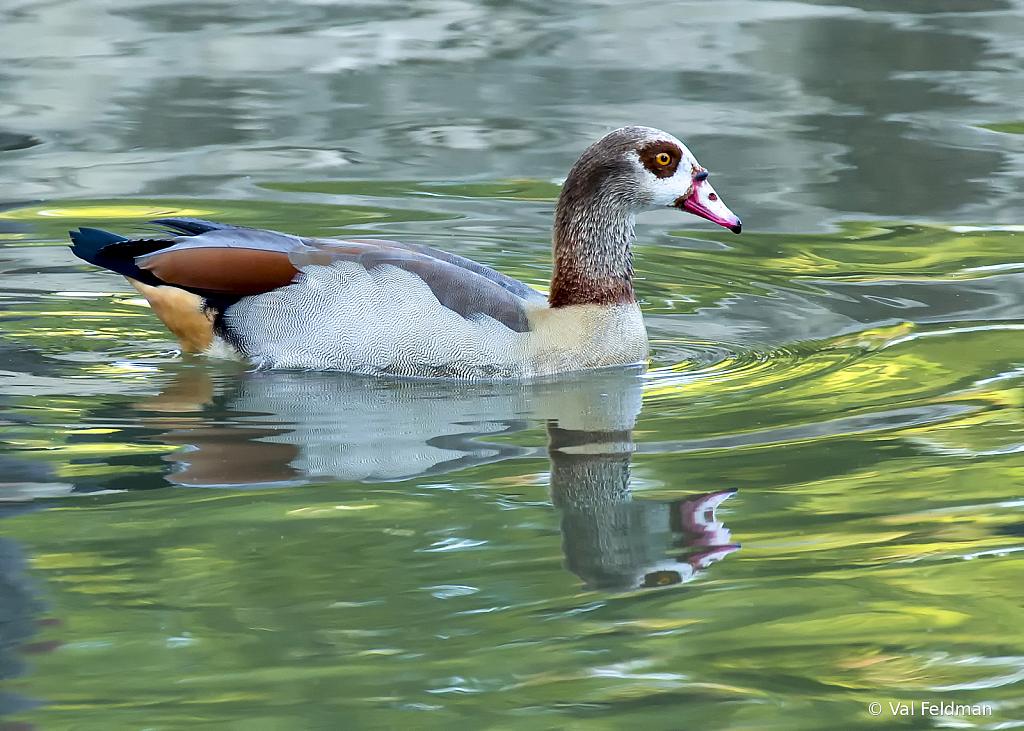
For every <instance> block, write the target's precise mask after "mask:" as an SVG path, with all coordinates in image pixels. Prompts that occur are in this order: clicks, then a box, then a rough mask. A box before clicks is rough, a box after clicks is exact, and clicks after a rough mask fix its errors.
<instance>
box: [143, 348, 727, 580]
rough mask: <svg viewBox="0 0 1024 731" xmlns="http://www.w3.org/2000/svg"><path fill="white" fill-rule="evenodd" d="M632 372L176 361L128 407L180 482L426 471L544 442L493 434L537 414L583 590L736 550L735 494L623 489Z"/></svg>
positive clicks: (225, 483)
mask: <svg viewBox="0 0 1024 731" xmlns="http://www.w3.org/2000/svg"><path fill="white" fill-rule="evenodd" d="M641 396H642V383H641V380H640V378H639V376H638V373H637V372H636V371H623V370H621V369H620V370H609V371H595V372H590V373H587V374H586V375H585V376H579V375H578V376H574V377H560V378H558V379H554V380H550V381H541V382H533V383H507V382H496V383H458V382H438V381H413V380H381V379H366V378H362V377H358V376H349V375H346V374H341V373H295V372H256V373H250V374H246V375H245V376H244V377H241V378H239V377H238V375H237V374H233V375H232V376H230V377H225V378H223V380H222V381H221V382H219V383H218V381H217V380H216V375H215V374H213V373H212V372H211V371H210V370H208V369H206V368H195V369H184V370H182V371H180V372H179V374H178V378H177V380H176V381H174V382H173V383H171V384H170V385H168V387H167V388H165V389H164V391H163V392H162V393H161V394H160V395H159V396H156V397H153V398H150V399H148V400H146V401H144V402H142V403H140V404H138V405H137V407H136V408H137V409H139V410H140V411H142V412H143V413H144V416H143V421H144V422H145V423H146V425H147V426H152V427H157V428H159V429H160V430H161V434H160V435H159V436H157V437H154V438H155V439H157V440H158V441H160V442H162V443H165V444H173V445H182V446H185V447H187V448H186V449H185V450H182V451H178V452H175V453H173V454H171V455H169V456H168V457H167V458H168V459H169V460H170V461H172V462H173V463H174V464H175V471H174V472H173V473H172V474H170V475H168V476H167V479H169V480H170V481H171V482H173V483H176V484H179V485H186V486H191V487H254V486H268V487H269V486H285V485H291V484H304V483H309V482H312V481H323V480H340V481H367V482H378V481H395V480H407V479H414V478H423V477H428V476H430V475H437V474H442V473H446V472H450V471H453V470H459V469H464V468H468V467H474V466H478V465H482V464H487V463H492V462H497V461H501V460H506V459H513V458H519V459H521V458H536V457H537V456H540V455H542V454H543V453H544V452H543V450H538V449H534V448H531V447H523V446H519V445H515V444H510V443H508V442H507V441H496V440H494V437H497V436H502V435H509V434H512V433H515V432H520V431H524V430H527V429H529V428H531V427H534V426H535V425H536V424H538V423H545V424H547V434H548V441H549V445H548V450H547V455H548V457H549V459H550V463H551V473H550V474H551V485H550V487H551V495H552V502H553V503H554V505H555V507H556V508H558V509H559V510H560V512H561V515H562V521H561V529H562V538H563V551H564V553H565V559H566V566H567V568H569V570H571V571H572V572H573V573H575V574H576V575H577V576H579V577H580V579H582V580H583V582H584V583H585V584H586V586H587V587H588V588H592V589H601V590H605V591H624V590H630V589H637V588H643V587H654V586H663V585H667V584H677V583H681V582H685V581H688V580H690V579H692V578H693V577H694V575H695V574H696V572H697V571H698V570H700V569H703V568H706V567H707V566H709V565H710V564H711V563H713V562H715V561H717V560H719V559H721V558H723V557H725V556H726V555H728V554H729V553H731V552H733V551H735V550H737V549H738V548H739V545H738V544H736V543H733V542H732V540H731V536H730V533H729V531H728V530H727V529H726V528H725V527H724V526H723V525H722V523H721V522H719V521H718V519H717V516H716V509H717V508H718V506H719V505H720V504H721V503H722V502H723V501H724V500H725V499H726V498H728V497H729V496H730V495H732V494H733V491H719V492H713V493H708V494H701V495H694V496H690V497H687V498H686V499H683V500H675V501H671V502H659V501H654V500H634V499H633V495H632V491H631V488H630V460H631V457H632V454H633V452H634V451H635V449H636V445H635V444H634V442H633V439H632V430H633V426H634V423H635V421H636V417H637V415H638V414H639V412H640V407H641Z"/></svg>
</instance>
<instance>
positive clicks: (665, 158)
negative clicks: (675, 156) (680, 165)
mask: <svg viewBox="0 0 1024 731" xmlns="http://www.w3.org/2000/svg"><path fill="white" fill-rule="evenodd" d="M654 162H656V163H658V164H659V165H661V166H662V167H664V166H665V165H668V164H669V163H670V162H672V156H671V155H669V154H668V153H667V152H659V153H658V154H657V155H655V156H654Z"/></svg>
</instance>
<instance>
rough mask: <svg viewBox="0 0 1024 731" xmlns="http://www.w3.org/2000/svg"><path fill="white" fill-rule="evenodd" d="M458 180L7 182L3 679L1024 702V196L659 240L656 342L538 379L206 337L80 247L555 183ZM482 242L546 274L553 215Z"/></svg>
mask: <svg viewBox="0 0 1024 731" xmlns="http://www.w3.org/2000/svg"><path fill="white" fill-rule="evenodd" d="M424 191H426V188H423V187H418V186H412V185H410V186H405V185H403V184H397V183H396V184H392V185H390V186H383V187H379V188H375V187H374V186H372V185H367V186H366V187H362V186H358V185H353V186H351V187H344V186H337V187H332V186H326V187H325V186H320V185H318V184H317V185H312V186H309V187H304V186H289V187H288V189H287V190H283V191H282V192H284V193H286V194H288V195H295V196H304V195H315V196H327V197H330V196H342V199H340V200H334V199H332V200H331V201H330V202H329V203H328V202H322V203H315V202H312V201H282V202H280V203H274V204H268V203H266V202H262V203H251V204H250V203H245V202H241V203H238V202H232V203H225V202H221V201H217V200H193V201H186V200H143V201H138V200H136V201H129V200H116V199H111V200H99V201H63V202H61V204H60V205H59V206H34V207H21V208H15V209H12V210H9V211H7V212H5V213H2V214H0V216H3V220H5V221H11V222H21V223H25V224H27V225H28V226H30V231H31V233H25V232H22V233H18V234H12V235H9V237H8V245H7V247H6V248H5V249H4V250H3V260H4V266H5V268H6V270H7V273H6V275H5V290H4V292H3V298H4V299H3V317H4V328H3V331H2V337H0V350H2V353H3V354H4V356H5V357H6V358H7V360H6V362H7V365H6V366H5V369H4V372H3V374H2V375H3V378H4V388H3V391H2V394H3V395H2V400H3V405H4V410H5V417H4V418H5V420H4V422H3V424H2V425H0V434H2V435H3V436H2V439H3V442H2V448H0V460H2V465H3V467H4V469H5V474H7V475H9V477H7V478H5V479H3V480H0V494H2V495H3V497H4V498H5V499H6V501H7V502H6V503H4V505H7V506H10V507H11V511H12V512H13V513H15V514H11V515H10V516H9V517H7V518H5V519H4V520H3V522H2V526H3V529H4V535H5V539H4V540H5V541H6V542H5V543H4V544H0V550H2V551H3V552H4V555H5V556H6V559H5V561H4V562H3V564H2V565H3V566H4V567H6V568H5V572H6V573H5V576H4V581H5V582H6V583H5V584H4V585H5V586H7V587H8V589H6V590H5V596H7V597H9V599H8V600H7V601H8V603H9V605H10V607H11V608H9V609H7V610H6V611H7V612H8V615H10V616H11V617H13V618H14V619H12V620H9V621H8V624H7V626H8V627H9V628H10V629H9V630H8V631H7V635H5V637H6V636H8V635H9V636H10V638H11V639H9V640H7V642H8V645H7V646H6V647H7V648H9V650H5V652H8V653H9V654H10V657H11V658H17V653H19V652H20V653H21V657H22V659H21V660H18V661H17V662H18V663H20V666H18V667H20V668H21V670H20V671H19V669H18V667H16V666H14V665H11V666H10V667H9V669H8V670H7V671H6V674H7V675H8V676H9V677H13V676H16V675H18V674H19V672H24V671H25V670H28V672H27V674H24V675H22V676H21V677H20V678H19V679H17V680H9V681H8V682H7V691H6V692H7V695H5V696H4V698H5V705H6V707H7V708H9V709H10V710H8V711H7V712H8V713H14V714H15V715H13V716H11V717H12V718H16V719H21V720H24V721H25V722H28V723H33V724H36V725H37V726H38V727H41V728H69V729H70V728H101V727H102V728H125V729H133V728H140V727H142V728H185V727H190V728H191V727H209V728H224V727H228V728H232V727H236V726H237V727H239V728H241V727H245V728H266V729H278V728H280V729H285V728H288V729H292V728H337V727H338V725H339V724H342V725H343V726H347V727H359V728H364V727H365V728H393V727H396V726H399V725H414V726H416V727H418V728H420V727H421V728H451V727H457V728H466V729H477V728H496V729H497V728H502V729H509V728H516V729H529V728H537V729H549V728H567V729H568V728H625V727H633V726H634V725H636V724H638V723H642V724H648V725H649V726H651V727H652V728H665V729H669V728H678V727H679V725H680V724H681V723H683V724H692V723H700V724H701V725H703V726H706V727H710V728H735V727H738V726H745V725H754V726H757V727H779V728H818V727H819V724H820V719H821V718H822V717H824V716H828V717H830V718H833V719H836V720H835V722H834V724H833V725H837V726H840V727H843V728H860V727H862V726H870V725H873V724H875V723H876V720H875V719H874V718H873V717H872V716H871V715H870V714H868V712H867V707H868V704H869V703H870V702H872V701H879V702H882V703H883V704H887V703H888V702H889V701H890V700H892V701H893V702H895V701H901V702H910V701H914V702H916V703H918V705H919V703H920V702H921V701H932V700H934V701H940V700H946V701H950V700H952V701H955V702H957V703H979V704H982V703H983V704H988V705H990V706H991V707H992V708H993V709H994V711H993V713H994V715H993V716H992V717H991V720H990V721H989V722H1001V721H1002V722H1013V719H1015V718H1018V717H1019V716H1020V715H1021V713H1022V709H1021V701H1020V694H1019V692H1018V688H1019V683H1020V681H1021V679H1022V678H1024V646H1022V645H1024V638H1022V636H1021V633H1020V631H1019V626H1020V624H1021V620H1022V616H1021V613H1022V609H1021V606H1022V604H1021V602H1022V600H1024V595H1022V591H1021V590H1020V589H1019V587H1020V586H1021V582H1019V581H1018V577H1019V574H1020V571H1021V568H1022V565H1021V560H1022V558H1021V556H1022V553H1021V550H1022V549H1024V545H1022V543H1021V537H1022V535H1024V500H1022V495H1021V487H1020V485H1021V480H1020V471H1021V458H1020V454H1021V445H1024V416H1022V411H1021V408H1022V404H1024V397H1022V395H1021V394H1022V390H1021V388H1022V379H1024V370H1022V368H1021V363H1024V346H1022V345H1020V342H1021V339H1020V337H1019V336H1018V331H1019V330H1020V329H1021V327H1024V325H1022V323H1024V300H1022V299H1021V297H1020V291H1021V287H1020V285H1021V279H1020V278H1021V276H1024V273H1022V272H1021V270H1020V265H1019V263H1018V259H1019V256H1018V250H1017V247H1018V239H1019V236H1020V233H1019V232H1018V231H1017V230H1016V228H1015V227H1012V226H1003V227H999V226H994V227H993V226H990V227H984V226H966V225H964V226H953V227H951V226H945V227H940V226H921V225H904V224H894V225H889V224H883V223H877V222H876V223H850V224H847V225H845V226H844V227H842V228H841V229H840V230H839V231H837V232H836V233H834V234H831V235H804V236H781V235H773V234H753V235H751V236H749V237H747V236H744V237H743V238H742V239H739V238H737V239H730V238H728V237H720V236H717V235H716V234H705V233H696V232H685V233H683V234H680V235H671V236H666V237H664V238H662V239H656V240H655V241H653V242H650V241H648V242H644V243H642V244H641V245H640V246H638V248H637V261H636V264H637V272H638V276H639V277H640V279H639V281H638V292H639V293H640V295H641V297H642V298H643V300H644V307H645V310H646V311H647V313H648V316H649V326H650V330H651V334H652V342H653V346H654V361H653V364H652V365H653V367H652V369H651V370H650V371H649V372H648V373H647V374H645V375H642V376H641V375H638V374H635V373H617V372H611V373H607V374H601V375H600V376H599V377H589V376H588V377H586V378H583V379H578V378H570V379H568V380H558V381H551V382H545V383H539V384H476V385H467V384H436V383H435V384H430V383H418V382H401V381H396V382H387V381H368V380H366V379H360V378H353V377H349V376H345V375H344V374H315V373H313V374H308V373H307V374H303V373H248V372H246V371H245V369H244V368H243V367H241V366H239V365H237V364H227V363H217V362H211V361H208V360H205V359H202V358H187V359H183V358H181V357H180V356H178V355H177V354H176V353H174V352H172V350H171V348H172V343H171V342H170V341H169V338H168V336H167V334H166V333H165V332H164V331H163V329H162V328H161V326H160V324H159V323H158V322H157V321H156V320H155V319H154V318H153V317H152V315H151V314H150V313H149V312H148V310H147V309H146V308H145V307H143V306H142V303H141V302H140V301H139V300H138V299H137V298H136V297H134V296H133V295H132V294H131V293H130V290H129V289H128V287H127V285H126V284H125V283H124V282H123V281H122V280H119V279H118V278H117V277H115V276H112V275H108V274H105V273H99V272H95V271H92V270H90V268H89V267H87V266H85V265H82V264H80V263H79V262H77V261H76V260H74V259H73V258H72V257H71V256H70V255H69V254H68V253H67V250H66V249H65V248H63V247H62V246H54V245H50V244H55V243H59V240H60V234H61V232H62V231H63V230H65V229H66V228H67V227H68V226H69V225H70V224H71V222H75V223H81V222H86V223H89V224H91V225H97V226H105V227H110V228H113V229H115V230H131V229H132V228H133V227H136V228H137V227H138V226H140V225H142V222H143V221H144V220H148V218H150V217H153V216H157V215H167V214H170V213H177V214H180V213H183V212H189V213H191V214H192V215H209V216H211V217H214V218H219V219H223V220H228V221H245V222H247V223H252V224H255V225H269V226H276V227H278V228H287V229H288V230H296V231H299V232H301V233H306V234H318V235H337V234H347V233H349V232H359V233H362V232H365V231H367V230H369V231H372V232H375V233H376V234H380V233H381V232H382V230H383V231H384V232H386V233H390V231H389V229H390V230H394V231H396V232H397V233H396V235H399V234H401V230H402V229H404V228H410V227H411V228H415V227H416V226H417V225H418V224H417V222H418V221H432V222H434V224H435V225H441V226H443V225H444V224H445V222H456V223H457V222H458V221H459V220H461V219H459V218H458V217H457V216H453V215H450V214H449V213H447V212H446V211H447V208H446V207H447V205H448V201H449V199H455V198H457V199H458V200H460V201H470V202H472V201H474V200H479V201H482V205H484V206H497V207H498V208H496V209H484V210H492V211H500V210H501V209H502V208H503V207H505V206H531V205H548V206H550V201H549V200H548V199H549V195H548V193H549V190H548V189H547V188H546V187H545V186H540V187H539V188H538V187H537V186H534V185H533V184H530V183H527V182H524V183H515V184H506V183H493V184H486V185H485V184H480V185H474V186H448V187H445V186H440V187H439V188H437V189H431V190H430V194H429V195H428V196H427V197H426V198H425V199H424V198H422V197H421V196H422V193H423V192H424ZM346 196H358V197H359V201H360V202H359V204H358V205H355V204H354V203H353V201H352V200H349V199H348V198H346ZM399 200H405V201H415V200H426V201H429V203H428V204H426V205H423V204H420V205H418V206H411V205H408V203H406V204H405V205H403V204H401V203H399V202H398V201H399ZM535 200H537V201H538V202H536V203H534V201H535ZM375 201H376V203H377V204H376V205H375V204H374V203H375ZM367 222H371V225H370V226H369V228H368V227H367ZM292 224H294V225H292ZM376 224H380V226H378V225H376ZM517 238H518V241H517V244H518V245H517V246H516V248H515V249H512V248H511V247H509V245H508V241H507V240H513V239H517ZM726 242H727V243H726ZM467 249H470V250H472V251H474V252H476V255H478V256H481V257H486V258H487V259H488V260H489V261H491V262H496V263H498V264H499V266H500V265H501V263H502V262H507V263H508V266H506V267H503V268H505V269H506V270H508V271H512V272H513V273H515V272H519V273H520V276H527V277H528V278H531V277H532V281H534V282H536V283H538V284H540V283H543V279H544V272H545V268H546V244H545V242H543V240H542V239H541V234H540V233H535V234H532V235H531V236H527V237H525V238H524V237H518V235H517V234H515V233H504V234H502V233H498V232H492V231H490V230H484V231H481V232H478V236H477V238H476V239H473V240H471V241H470V243H469V244H468V245H467ZM481 252H482V253H481ZM23 273H24V274H23ZM524 273H525V274H524ZM33 498H34V499H35V502H34V503H25V501H26V500H28V499H33ZM25 505H35V506H37V507H41V508H48V509H46V510H41V511H35V512H18V510H15V509H14V508H15V507H16V506H25ZM741 545H742V548H740V546H741ZM15 620H16V621H15ZM18 647H20V648H21V650H17V649H16V648H18ZM9 662H14V660H10V661H9ZM70 678H73V679H74V680H73V682H69V679H70ZM39 702H42V703H43V705H40V706H38V707H35V708H34V709H33V708H32V706H33V704H35V703H39ZM254 719H255V720H254ZM882 721H888V722H891V721H892V714H891V713H889V712H888V711H886V714H884V715H883V716H881V717H879V718H878V720H877V722H882ZM907 722H908V724H909V726H910V727H921V728H925V727H930V725H931V724H932V723H933V720H932V719H929V718H925V717H922V716H920V715H919V716H917V717H915V718H914V719H908V721H907Z"/></svg>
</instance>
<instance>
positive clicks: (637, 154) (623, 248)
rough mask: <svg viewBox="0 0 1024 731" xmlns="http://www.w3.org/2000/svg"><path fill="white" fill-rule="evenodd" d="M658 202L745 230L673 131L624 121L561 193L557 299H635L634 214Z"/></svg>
mask: <svg viewBox="0 0 1024 731" xmlns="http://www.w3.org/2000/svg"><path fill="white" fill-rule="evenodd" d="M656 208H678V209H680V210H682V211H686V212H688V213H692V214H695V215H697V216H700V217H701V218H706V219H707V220H709V221H712V222H713V223H717V224H718V225H720V226H724V227H725V228H727V229H729V230H730V231H732V232H734V233H739V232H740V231H741V229H742V223H741V221H740V219H739V218H738V217H737V216H736V214H734V213H733V212H732V211H730V210H729V208H728V207H727V206H726V205H725V203H723V202H722V200H721V198H719V196H718V194H717V193H716V192H715V189H714V188H712V187H711V184H710V183H709V182H708V171H707V170H706V169H705V168H704V167H703V166H702V165H701V164H700V163H698V162H697V160H696V158H695V157H694V156H693V153H691V152H690V151H689V150H688V149H687V148H686V145H684V144H683V143H682V142H680V141H679V140H678V139H676V138H675V137H673V136H672V135H670V134H668V133H667V132H663V131H661V130H659V129H654V128H652V127H623V128H621V129H617V130H615V131H614V132H610V133H608V134H607V135H605V136H604V137H603V138H601V139H600V140H598V141H597V142H595V143H594V144H593V145H591V146H590V147H588V148H587V149H586V150H585V151H584V152H583V154H582V155H581V156H580V159H579V160H578V161H577V162H576V164H575V165H574V166H573V168H572V170H571V171H570V172H569V175H568V177H567V178H566V180H565V185H564V186H563V187H562V193H561V195H560V196H559V199H558V207H557V210H556V213H555V227H554V273H553V276H552V279H551V291H550V294H549V297H548V300H549V303H550V304H551V306H552V307H561V306H566V305H573V304H615V303H621V302H633V301H635V299H636V298H635V296H634V294H633V286H632V276H633V267H632V253H631V251H630V244H631V242H632V239H633V227H634V220H635V216H636V214H637V213H639V212H641V211H644V210H651V209H656Z"/></svg>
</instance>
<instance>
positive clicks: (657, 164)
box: [637, 140, 683, 178]
mask: <svg viewBox="0 0 1024 731" xmlns="http://www.w3.org/2000/svg"><path fill="white" fill-rule="evenodd" d="M637 154H638V155H640V162H641V163H643V166H644V167H645V168H647V169H648V170H650V171H651V172H652V173H654V174H655V175H656V176H658V177H659V178H671V177H672V176H673V175H675V174H676V168H678V167H679V159H680V158H681V157H682V156H683V155H682V152H681V151H680V149H679V147H678V146H677V145H675V144H673V143H671V142H668V141H667V140H659V141H658V142H651V143H650V144H647V145H644V146H643V147H641V148H640V149H638V150H637Z"/></svg>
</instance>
